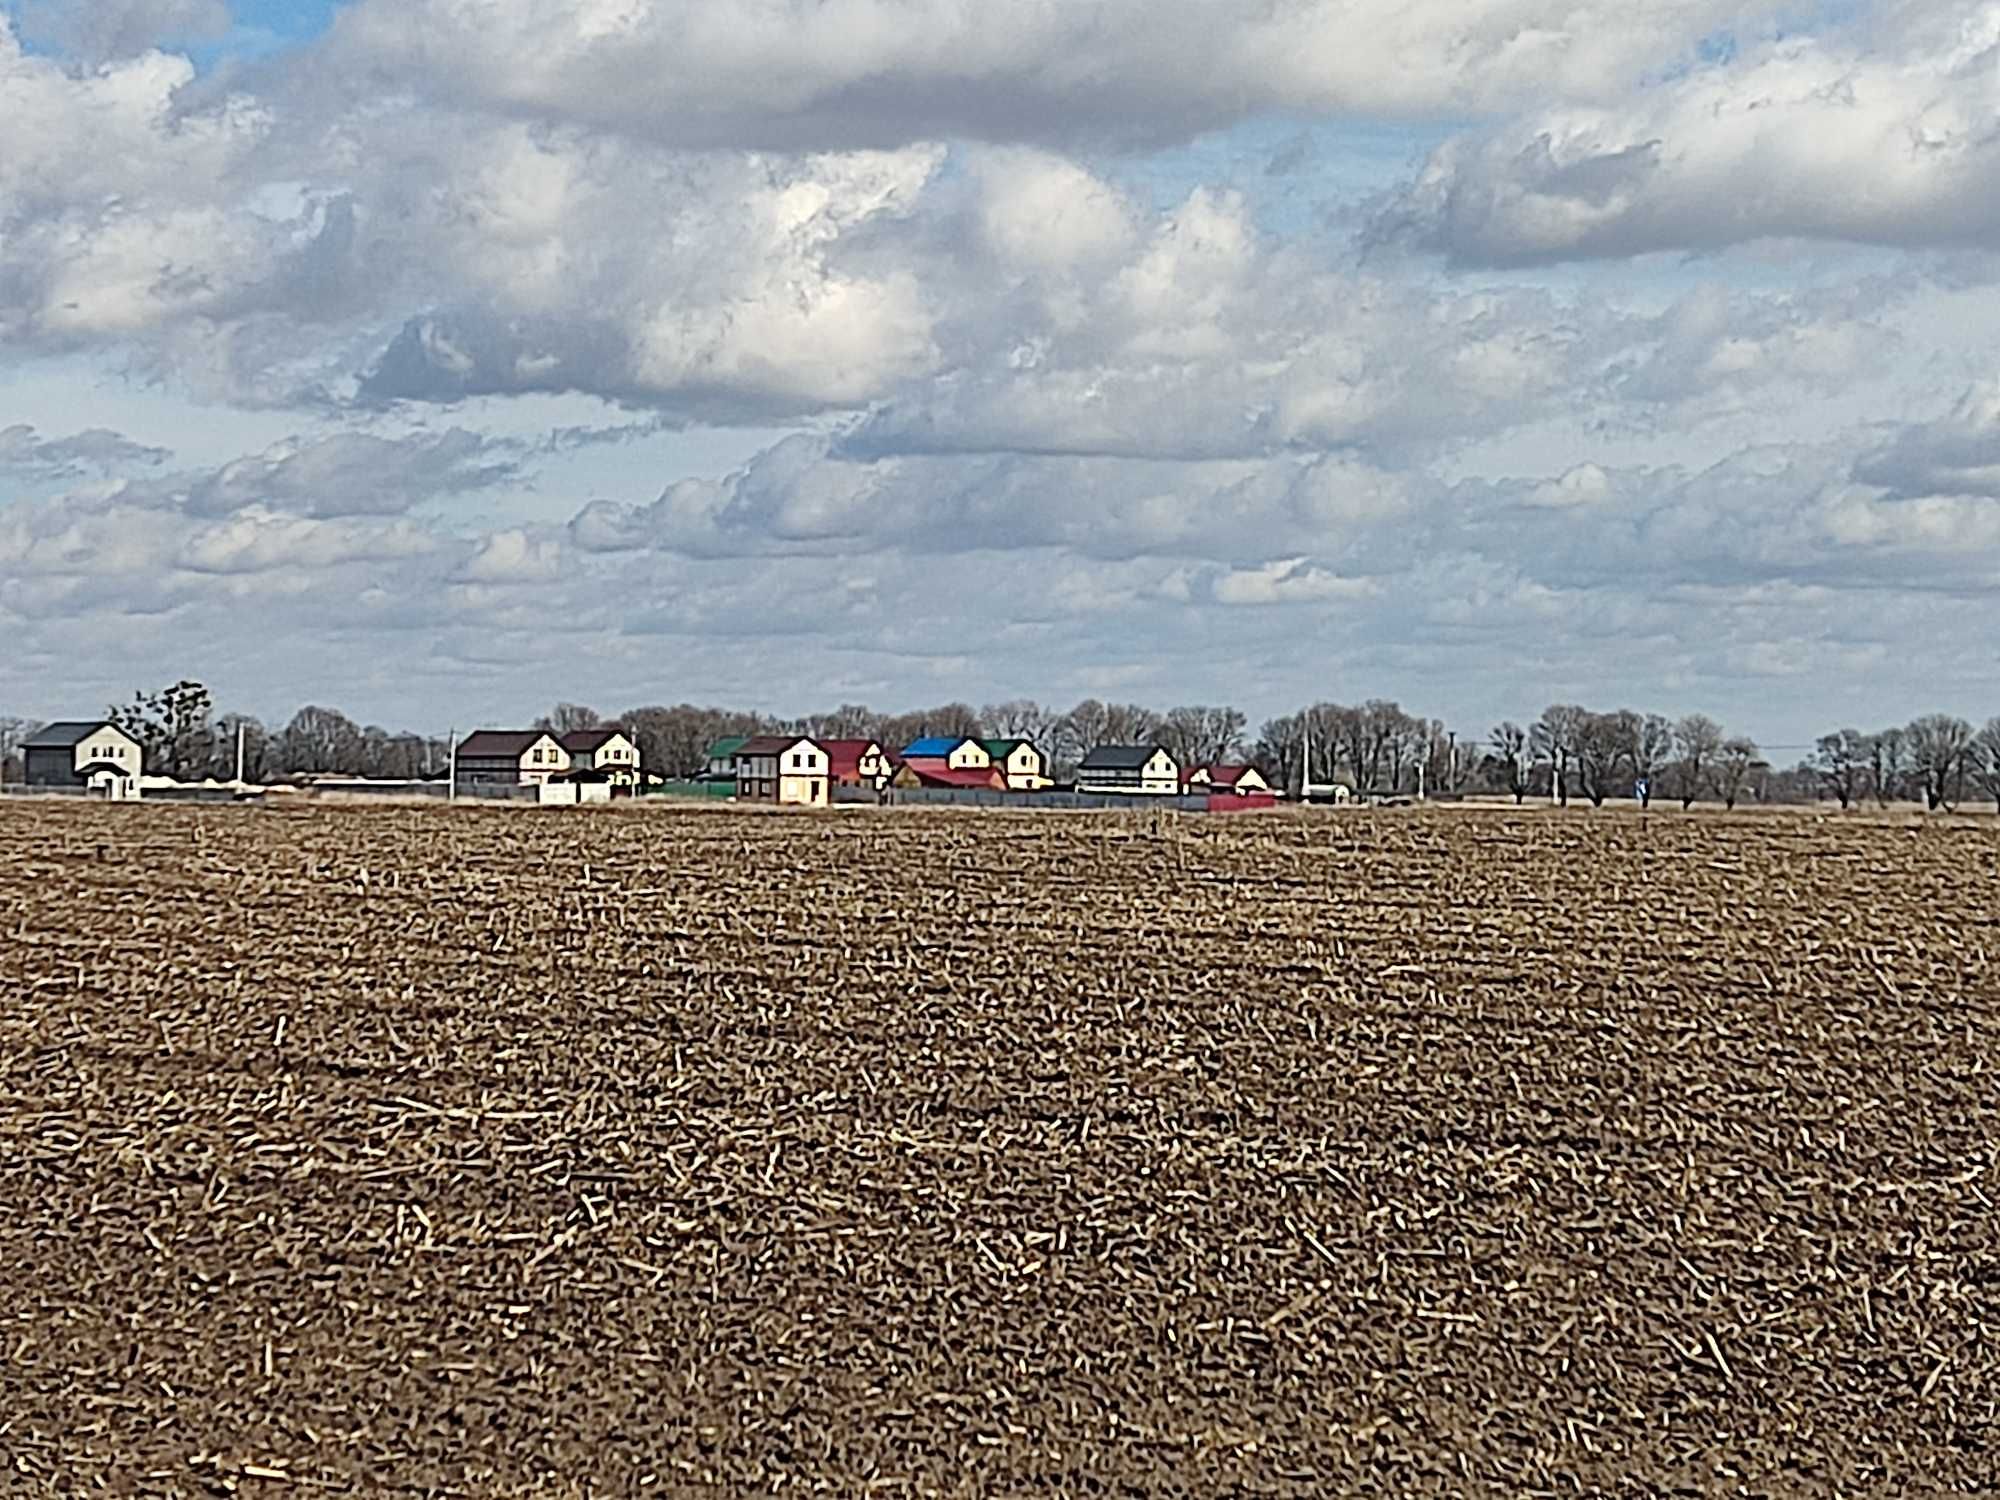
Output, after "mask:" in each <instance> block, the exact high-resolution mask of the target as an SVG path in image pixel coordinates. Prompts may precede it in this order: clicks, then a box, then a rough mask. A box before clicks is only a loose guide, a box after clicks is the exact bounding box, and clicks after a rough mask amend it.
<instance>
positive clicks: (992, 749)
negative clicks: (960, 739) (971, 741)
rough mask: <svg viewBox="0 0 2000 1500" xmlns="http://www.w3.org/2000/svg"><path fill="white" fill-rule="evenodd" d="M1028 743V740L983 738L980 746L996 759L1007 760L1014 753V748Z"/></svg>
mask: <svg viewBox="0 0 2000 1500" xmlns="http://www.w3.org/2000/svg"><path fill="white" fill-rule="evenodd" d="M1027 743H1028V742H1027V741H1026V740H981V741H980V742H979V748H980V749H982V750H984V751H985V752H986V753H987V754H988V755H990V756H992V757H993V758H994V759H995V760H1005V759H1006V758H1007V757H1008V756H1010V755H1012V754H1013V753H1014V748H1015V747H1016V746H1017V745H1026V744H1027ZM1031 748H1032V747H1031Z"/></svg>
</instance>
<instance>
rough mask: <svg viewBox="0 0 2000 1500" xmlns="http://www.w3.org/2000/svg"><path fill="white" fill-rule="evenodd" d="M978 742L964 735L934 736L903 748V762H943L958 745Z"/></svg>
mask: <svg viewBox="0 0 2000 1500" xmlns="http://www.w3.org/2000/svg"><path fill="white" fill-rule="evenodd" d="M978 743H979V741H977V740H975V739H973V738H972V737H971V736H970V735H964V734H934V735H930V736H928V737H926V738H924V739H921V740H912V741H911V742H910V743H909V744H907V745H905V746H904V747H903V759H904V760H944V759H946V758H947V757H948V756H950V754H951V752H952V751H954V750H956V749H957V748H958V747H959V746H960V745H964V744H973V745H976V744H978Z"/></svg>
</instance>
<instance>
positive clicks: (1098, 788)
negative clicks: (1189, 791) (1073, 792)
mask: <svg viewBox="0 0 2000 1500" xmlns="http://www.w3.org/2000/svg"><path fill="white" fill-rule="evenodd" d="M1076 789H1077V790H1078V791H1079V792H1115V793H1123V794H1130V795H1132V796H1145V797H1161V796H1165V797H1171V796H1173V795H1174V794H1176V793H1177V792H1179V791H1180V789H1181V768H1180V767H1179V766H1178V765H1176V764H1175V763H1174V758H1173V756H1171V755H1169V754H1168V753H1167V751H1166V750H1165V749H1164V748H1163V747H1162V746H1159V745H1099V746H1098V747H1097V748H1096V749H1095V750H1093V751H1091V752H1090V754H1088V755H1086V756H1085V757H1084V758H1083V764H1082V765H1081V766H1079V767H1078V768H1077V773H1076Z"/></svg>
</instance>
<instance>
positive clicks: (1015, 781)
mask: <svg viewBox="0 0 2000 1500" xmlns="http://www.w3.org/2000/svg"><path fill="white" fill-rule="evenodd" d="M979 748H980V749H982V750H984V751H985V752H986V754H987V755H988V757H990V758H991V760H992V762H993V764H994V765H995V766H997V767H999V769H1000V770H1001V771H1002V772H1004V773H1005V774H1006V777H1007V790H1008V791H1010V792H1040V791H1045V790H1047V789H1048V787H1050V786H1051V785H1053V783H1052V782H1051V781H1050V780H1049V758H1048V757H1047V756H1046V755H1044V754H1042V752H1041V751H1040V750H1039V749H1037V748H1036V746H1035V742H1034V741H1033V740H981V741H980V742H979Z"/></svg>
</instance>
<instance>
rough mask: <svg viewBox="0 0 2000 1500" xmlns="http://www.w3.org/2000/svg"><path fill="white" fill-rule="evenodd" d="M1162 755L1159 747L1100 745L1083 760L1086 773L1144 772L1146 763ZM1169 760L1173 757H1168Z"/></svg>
mask: <svg viewBox="0 0 2000 1500" xmlns="http://www.w3.org/2000/svg"><path fill="white" fill-rule="evenodd" d="M1161 753H1162V747H1161V746H1159V745H1099V746H1098V747H1097V748H1096V749H1095V750H1092V751H1091V752H1090V754H1088V755H1086V756H1085V757H1084V758H1083V767H1082V769H1084V770H1086V771H1143V770H1145V769H1146V762H1148V761H1149V760H1151V759H1152V758H1153V757H1154V756H1156V755H1159V754H1161ZM1167 758H1168V759H1169V760H1171V759H1172V758H1173V757H1172V756H1168V757H1167Z"/></svg>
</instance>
